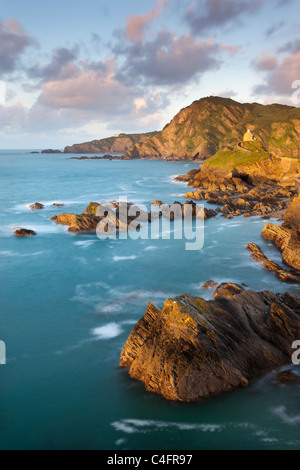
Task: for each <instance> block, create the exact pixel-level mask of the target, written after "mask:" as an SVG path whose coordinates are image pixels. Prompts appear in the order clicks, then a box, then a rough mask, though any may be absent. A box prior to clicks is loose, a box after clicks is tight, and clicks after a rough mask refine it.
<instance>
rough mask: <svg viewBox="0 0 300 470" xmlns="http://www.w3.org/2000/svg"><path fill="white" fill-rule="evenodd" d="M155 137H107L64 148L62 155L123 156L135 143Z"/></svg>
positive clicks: (122, 135)
mask: <svg viewBox="0 0 300 470" xmlns="http://www.w3.org/2000/svg"><path fill="white" fill-rule="evenodd" d="M155 135H156V132H147V133H144V134H120V135H119V136H116V137H108V138H107V139H101V140H93V141H92V142H84V143H82V144H74V145H71V146H68V147H65V149H64V153H104V154H106V153H109V154H124V153H125V152H126V151H127V150H129V149H130V148H132V147H133V146H134V145H135V144H136V143H137V142H145V141H147V140H149V139H150V138H151V137H153V136H155Z"/></svg>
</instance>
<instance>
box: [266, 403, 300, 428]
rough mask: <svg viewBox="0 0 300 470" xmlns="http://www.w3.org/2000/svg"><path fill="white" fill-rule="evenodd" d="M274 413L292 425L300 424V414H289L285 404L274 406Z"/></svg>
mask: <svg viewBox="0 0 300 470" xmlns="http://www.w3.org/2000/svg"><path fill="white" fill-rule="evenodd" d="M272 411H273V413H274V414H275V415H276V416H278V417H279V418H281V419H282V421H283V422H284V423H286V424H289V425H291V426H295V425H297V424H300V415H294V416H289V415H288V414H287V412H286V407H285V406H284V405H282V406H278V407H277V408H273V410H272Z"/></svg>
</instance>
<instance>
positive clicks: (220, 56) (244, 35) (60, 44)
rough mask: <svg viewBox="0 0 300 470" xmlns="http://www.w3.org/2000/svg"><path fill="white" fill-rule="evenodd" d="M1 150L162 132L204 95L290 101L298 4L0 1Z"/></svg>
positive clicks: (282, 0)
mask: <svg viewBox="0 0 300 470" xmlns="http://www.w3.org/2000/svg"><path fill="white" fill-rule="evenodd" d="M0 12H1V16H0V80H2V81H3V82H5V84H6V100H5V102H2V104H1V105H0V108H1V109H0V139H1V148H46V147H47V148H49V147H51V148H54V147H55V148H63V147H64V146H66V145H71V144H73V143H78V142H84V141H88V140H93V139H98V138H103V137H107V136H110V135H113V134H115V133H118V132H129V133H130V132H144V131H151V130H160V129H162V128H163V126H164V125H165V124H166V123H168V122H169V121H170V120H171V119H172V117H173V116H174V115H175V114H176V113H177V112H178V111H179V110H180V109H181V108H183V107H185V106H188V105H189V104H191V103H192V102H193V101H194V100H197V99H200V98H202V97H204V96H210V95H219V96H226V97H231V98H232V99H235V100H237V101H240V102H253V101H256V102H260V103H263V104H269V103H273V102H278V103H283V104H290V105H293V104H294V101H293V100H292V93H293V89H292V83H293V81H295V80H300V33H299V31H300V19H299V18H300V15H299V13H300V6H299V1H297V0H194V1H192V0H139V1H136V0H126V1H124V0H110V1H109V2H108V1H104V0H84V1H83V0H60V1H58V0H52V1H51V2H42V1H40V0H39V1H38V0H26V1H25V0H0Z"/></svg>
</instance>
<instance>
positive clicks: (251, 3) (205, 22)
mask: <svg viewBox="0 0 300 470" xmlns="http://www.w3.org/2000/svg"><path fill="white" fill-rule="evenodd" d="M264 1H265V0H205V4H204V7H203V2H202V1H200V0H197V1H195V2H194V3H192V4H190V5H189V6H188V8H187V9H186V11H185V15H184V20H185V22H186V23H187V24H188V25H189V27H190V29H191V31H192V33H193V34H200V33H203V32H204V31H206V30H209V29H211V28H213V27H221V26H224V25H227V24H229V23H232V22H233V21H235V20H236V19H237V18H239V17H240V16H242V15H243V14H245V13H248V12H250V13H251V12H252V13H253V12H254V11H256V10H258V9H259V8H260V7H261V6H262V4H263V3H264Z"/></svg>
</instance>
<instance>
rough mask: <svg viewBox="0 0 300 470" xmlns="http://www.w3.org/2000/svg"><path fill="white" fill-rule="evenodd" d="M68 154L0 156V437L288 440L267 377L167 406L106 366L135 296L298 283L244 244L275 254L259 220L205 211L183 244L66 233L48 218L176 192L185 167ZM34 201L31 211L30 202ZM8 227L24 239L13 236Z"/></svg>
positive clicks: (292, 439)
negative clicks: (196, 231) (198, 230)
mask: <svg viewBox="0 0 300 470" xmlns="http://www.w3.org/2000/svg"><path fill="white" fill-rule="evenodd" d="M68 157H69V156H67V157H66V156H65V155H28V154H26V153H25V151H24V152H20V151H8V152H4V151H2V152H1V154H0V171H1V174H0V179H1V182H0V185H1V200H0V205H1V211H0V239H1V246H0V260H1V273H0V276H1V277H0V291H1V318H0V339H1V340H3V341H5V343H6V347H7V364H6V365H4V366H0V448H1V449H103V450H104V449H109V450H113V449H119V450H121V449H132V450H140V449H150V450H164V449H166V450H175V449H181V450H191V449H299V448H300V434H299V428H300V405H299V403H300V401H299V392H300V388H299V386H297V385H284V386H280V387H278V386H276V385H274V382H273V380H274V377H273V375H272V374H271V375H270V376H268V377H264V378H262V379H259V380H257V381H254V382H253V383H252V384H251V386H250V387H249V388H247V389H243V390H238V391H235V392H234V393H230V394H227V395H224V396H221V397H217V398H214V399H212V400H209V401H204V402H201V403H198V404H180V403H170V402H167V401H166V400H164V399H163V398H161V397H159V396H157V395H154V394H150V393H147V392H145V390H144V386H143V384H141V383H138V382H135V381H133V380H131V379H130V378H129V376H128V373H127V371H126V370H124V369H120V368H119V366H118V361H119V356H120V352H121V349H122V347H123V345H124V343H125V341H126V339H127V337H128V335H129V333H130V331H131V329H132V327H133V325H134V324H135V323H136V321H137V320H139V319H140V318H141V317H142V316H143V314H144V312H145V309H146V306H147V302H148V301H152V302H153V303H155V304H157V305H158V306H162V305H163V302H164V300H165V299H166V298H167V297H170V296H175V295H179V294H181V293H184V292H190V293H192V294H196V295H202V296H204V297H205V298H210V296H211V292H209V291H202V290H200V286H201V285H202V283H203V282H205V281H206V280H207V279H214V280H215V281H219V282H222V281H235V282H238V283H242V282H244V283H245V284H247V286H248V287H249V288H253V289H256V290H263V289H270V290H272V291H274V292H284V291H286V290H289V291H291V292H294V293H298V294H300V292H299V287H297V286H295V285H290V284H284V283H281V282H280V281H279V280H278V279H277V278H276V277H275V276H274V275H273V274H272V273H269V272H267V271H265V270H263V269H262V268H261V266H260V265H259V264H258V263H257V262H255V261H253V260H252V259H251V258H250V255H249V253H248V251H247V250H246V249H245V247H246V245H247V243H248V242H250V241H253V242H256V243H258V244H259V245H260V246H261V247H262V248H263V249H264V251H265V252H266V253H267V254H268V255H270V256H271V257H272V258H273V259H274V260H275V261H280V256H279V254H278V252H277V250H276V249H275V248H274V247H273V246H272V245H271V244H269V243H267V242H265V241H264V240H262V239H261V237H260V232H261V230H262V228H263V226H264V223H265V221H263V220H261V219H260V218H251V219H244V218H243V217H240V218H235V219H232V220H225V219H223V218H219V217H217V218H216V219H210V220H208V221H206V222H205V243H204V247H203V249H202V250H200V251H187V250H185V240H174V239H172V237H171V239H170V240H167V239H166V240H163V239H161V238H156V239H152V240H131V239H128V240H119V239H117V240H105V241H103V240H102V241H100V240H99V239H98V238H97V237H96V236H93V235H84V234H81V235H79V234H77V235H74V234H70V233H68V232H67V231H66V228H65V227H62V226H58V225H56V224H55V222H52V221H50V220H49V219H50V217H51V216H52V215H53V214H59V213H60V212H64V211H65V212H75V213H80V212H82V210H83V209H85V207H86V206H87V205H88V203H89V202H90V201H100V200H113V199H116V200H118V198H119V197H122V198H124V197H127V198H128V201H132V202H136V203H143V204H150V203H151V202H152V200H153V199H154V198H155V199H160V200H163V201H165V202H167V203H172V202H174V201H176V200H178V201H181V202H184V201H185V200H184V199H183V198H182V197H181V195H182V194H184V192H186V186H185V184H183V183H177V184H175V183H174V182H173V179H172V175H176V174H183V173H186V172H187V171H189V170H190V169H192V168H197V164H196V163H191V162H157V161H107V160H103V161H101V160H86V161H77V160H68ZM37 201H38V202H42V203H43V204H44V205H45V208H44V210H41V211H35V212H32V211H30V210H29V209H28V204H31V203H33V202H37ZM54 202H56V203H64V204H65V206H64V207H62V208H60V209H57V208H55V207H53V206H52V204H53V203H54ZM275 222H276V221H275ZM14 225H19V226H22V227H25V228H30V229H33V230H35V231H36V232H37V236H36V237H32V238H24V239H21V238H16V237H14V236H12V233H13V231H14ZM296 339H297V338H296ZM295 368H296V369H297V366H295Z"/></svg>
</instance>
